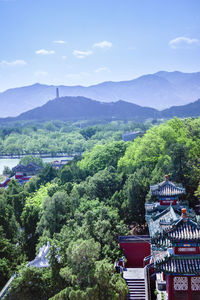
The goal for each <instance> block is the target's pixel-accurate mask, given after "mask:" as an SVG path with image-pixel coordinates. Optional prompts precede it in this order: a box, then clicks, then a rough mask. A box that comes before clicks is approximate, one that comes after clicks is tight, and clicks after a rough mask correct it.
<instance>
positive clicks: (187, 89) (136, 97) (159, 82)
mask: <svg viewBox="0 0 200 300" xmlns="http://www.w3.org/2000/svg"><path fill="white" fill-rule="evenodd" d="M58 87H59V92H60V96H61V97H63V96H84V97H87V98H90V99H94V100H98V101H102V102H112V101H114V102H115V101H119V100H124V101H128V102H131V103H134V104H137V105H140V106H147V107H152V108H156V109H164V108H169V107H170V106H172V105H184V104H188V103H190V102H193V101H195V100H196V99H198V98H200V72H197V73H181V72H178V71H175V72H165V71H160V72H157V73H155V74H150V75H144V76H141V77H139V78H136V79H133V80H129V81H120V82H103V83H100V84H97V85H92V86H89V87H83V86H58ZM55 90H56V86H53V85H43V84H38V83H37V84H34V85H31V86H26V87H21V88H14V89H9V90H7V91H5V92H2V93H0V107H1V109H0V117H8V116H17V115H19V114H21V113H22V112H25V111H28V110H30V109H33V108H36V107H38V106H42V105H43V104H45V103H46V102H47V101H48V100H49V99H54V98H55Z"/></svg>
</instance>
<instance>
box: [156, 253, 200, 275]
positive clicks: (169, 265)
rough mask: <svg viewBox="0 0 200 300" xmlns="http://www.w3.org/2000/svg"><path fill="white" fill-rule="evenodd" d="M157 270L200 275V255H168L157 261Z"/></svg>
mask: <svg viewBox="0 0 200 300" xmlns="http://www.w3.org/2000/svg"><path fill="white" fill-rule="evenodd" d="M155 270H156V271H157V272H164V273H168V274H169V273H170V274H179V275H181V274H183V275H200V256H199V255H197V256H167V257H165V258H164V259H163V260H158V261H156V262H155Z"/></svg>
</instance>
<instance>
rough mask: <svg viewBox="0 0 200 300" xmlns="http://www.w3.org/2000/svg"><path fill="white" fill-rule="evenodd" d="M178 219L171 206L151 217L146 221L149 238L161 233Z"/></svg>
mask: <svg viewBox="0 0 200 300" xmlns="http://www.w3.org/2000/svg"><path fill="white" fill-rule="evenodd" d="M179 217H180V215H178V213H177V212H176V211H175V210H174V209H173V207H172V206H168V207H167V208H166V209H165V210H164V211H162V212H161V213H159V214H157V215H154V216H152V217H151V218H150V219H149V220H147V222H148V226H149V233H150V236H151V237H153V236H154V235H155V234H156V233H161V232H163V228H166V227H167V228H168V227H169V226H171V224H172V223H173V222H175V221H177V220H178V219H179ZM164 225H165V226H164Z"/></svg>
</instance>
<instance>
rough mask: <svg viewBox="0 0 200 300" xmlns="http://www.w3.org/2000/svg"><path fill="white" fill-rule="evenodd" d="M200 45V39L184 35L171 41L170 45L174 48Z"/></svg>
mask: <svg viewBox="0 0 200 300" xmlns="http://www.w3.org/2000/svg"><path fill="white" fill-rule="evenodd" d="M195 45H200V42H199V40H198V39H191V38H187V37H184V36H180V37H177V38H175V39H173V40H171V41H170V42H169V46H170V47H171V48H172V49H177V48H184V47H188V46H195Z"/></svg>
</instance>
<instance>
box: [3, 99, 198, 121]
mask: <svg viewBox="0 0 200 300" xmlns="http://www.w3.org/2000/svg"><path fill="white" fill-rule="evenodd" d="M175 116H176V117H180V118H185V117H198V116H200V99H199V100H197V101H195V102H193V103H190V104H186V105H181V106H172V107H170V108H168V109H165V110H162V111H158V110H156V109H154V108H150V107H141V106H139V105H136V104H133V103H130V102H125V101H122V100H120V101H117V102H110V103H105V102H99V101H96V100H91V99H88V98H85V97H62V98H58V99H54V100H50V101H48V102H47V103H46V104H44V105H43V106H41V107H37V108H34V109H32V110H29V111H27V112H25V113H22V114H21V115H19V116H18V117H12V118H5V119H0V121H1V122H2V121H3V122H5V121H26V120H33V121H49V120H64V121H67V120H71V121H72V120H73V121H75V120H91V119H96V120H97V119H98V120H100V119H109V120H110V119H134V120H136V121H144V120H146V119H149V118H152V119H154V118H158V119H161V118H166V119H170V118H173V117H175Z"/></svg>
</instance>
